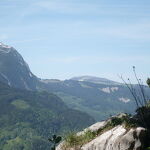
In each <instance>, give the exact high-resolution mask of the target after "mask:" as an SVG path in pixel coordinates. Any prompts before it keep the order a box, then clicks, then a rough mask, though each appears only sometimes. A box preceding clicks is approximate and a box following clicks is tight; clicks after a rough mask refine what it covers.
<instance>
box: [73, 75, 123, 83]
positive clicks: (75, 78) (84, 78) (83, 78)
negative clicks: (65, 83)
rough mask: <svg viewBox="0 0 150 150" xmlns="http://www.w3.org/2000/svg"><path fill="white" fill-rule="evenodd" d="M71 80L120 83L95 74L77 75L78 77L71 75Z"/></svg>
mask: <svg viewBox="0 0 150 150" xmlns="http://www.w3.org/2000/svg"><path fill="white" fill-rule="evenodd" d="M71 80H75V81H85V82H92V83H97V84H106V85H120V84H121V83H119V82H115V81H112V80H108V79H106V78H99V77H95V76H79V77H73V78H71Z"/></svg>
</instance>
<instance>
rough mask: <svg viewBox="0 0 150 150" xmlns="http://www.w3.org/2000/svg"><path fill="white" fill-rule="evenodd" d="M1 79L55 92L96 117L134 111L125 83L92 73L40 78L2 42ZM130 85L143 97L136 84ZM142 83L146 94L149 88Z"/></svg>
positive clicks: (69, 105)
mask: <svg viewBox="0 0 150 150" xmlns="http://www.w3.org/2000/svg"><path fill="white" fill-rule="evenodd" d="M0 81H2V82H5V83H7V84H8V85H10V86H11V87H15V88H19V89H26V90H33V91H34V90H38V91H47V92H50V93H54V94H56V95H57V96H58V97H60V98H61V99H62V100H63V102H65V104H66V105H67V106H68V107H69V108H71V109H75V110H79V111H82V112H86V113H88V114H89V115H91V116H92V117H94V118H95V119H96V120H97V121H100V120H103V119H106V118H107V117H109V116H111V115H115V114H117V113H120V112H127V113H134V111H135V109H136V107H135V103H134V99H133V96H132V95H131V93H130V92H129V90H128V88H127V87H126V86H125V85H124V84H120V83H118V82H115V81H112V80H108V79H104V78H99V77H92V76H81V77H74V78H71V79H70V80H64V81H61V80H58V79H39V78H37V77H36V76H35V75H34V74H33V73H32V72H31V71H30V69H29V67H28V65H27V63H26V62H25V61H24V60H23V58H22V56H21V55H20V54H19V53H18V52H17V51H16V50H15V49H14V48H12V47H10V46H7V45H4V44H0ZM133 86H134V87H135V89H136V90H137V95H138V96H139V97H140V98H142V97H141V94H140V92H139V88H138V85H133ZM143 87H144V90H145V94H146V96H147V97H148V98H149V97H150V90H149V88H148V87H147V86H143Z"/></svg>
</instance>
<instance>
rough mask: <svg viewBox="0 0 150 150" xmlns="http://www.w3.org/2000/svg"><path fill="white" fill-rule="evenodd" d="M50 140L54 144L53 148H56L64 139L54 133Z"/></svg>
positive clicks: (53, 149)
mask: <svg viewBox="0 0 150 150" xmlns="http://www.w3.org/2000/svg"><path fill="white" fill-rule="evenodd" d="M48 140H49V142H51V143H52V144H53V145H52V147H51V150H55V149H56V145H57V144H58V143H59V142H60V141H61V140H62V138H61V137H60V136H56V135H53V136H52V138H49V139H48Z"/></svg>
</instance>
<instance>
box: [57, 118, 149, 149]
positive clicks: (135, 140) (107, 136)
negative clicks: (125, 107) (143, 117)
mask: <svg viewBox="0 0 150 150" xmlns="http://www.w3.org/2000/svg"><path fill="white" fill-rule="evenodd" d="M118 117H121V116H118ZM110 121H111V119H109V120H107V121H103V122H98V123H96V124H94V125H92V126H90V127H89V128H87V129H85V130H84V131H82V132H79V133H78V134H77V135H78V136H80V135H82V134H84V133H85V132H86V131H87V130H90V131H92V132H97V131H98V130H101V129H103V128H104V127H105V126H106V125H107V124H108V123H109V122H110ZM146 135H147V131H146V129H145V128H142V127H137V128H130V129H126V128H125V127H124V126H123V125H117V126H115V127H114V128H111V129H110V130H106V131H105V132H102V133H101V134H99V135H97V136H96V137H95V138H94V139H92V140H91V141H90V142H88V143H86V144H83V145H80V146H76V148H64V144H65V142H63V143H61V144H60V145H59V146H58V147H57V149H56V150H144V140H145V138H146Z"/></svg>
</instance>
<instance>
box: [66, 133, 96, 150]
mask: <svg viewBox="0 0 150 150" xmlns="http://www.w3.org/2000/svg"><path fill="white" fill-rule="evenodd" d="M95 137H96V133H95V132H92V131H90V130H88V131H86V132H85V133H84V134H82V135H77V133H76V132H70V133H68V135H66V136H65V138H64V140H65V144H64V145H63V150H65V149H66V148H69V147H73V148H80V147H81V146H82V145H84V144H86V143H88V142H90V141H91V140H92V139H94V138H95Z"/></svg>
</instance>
